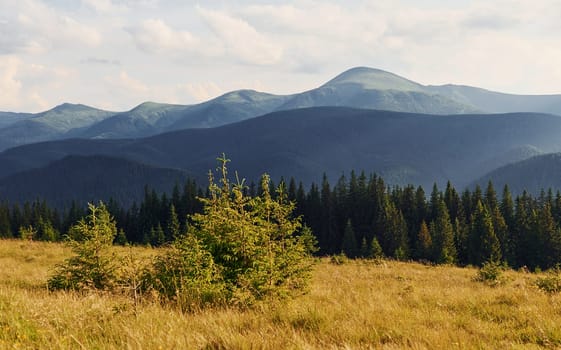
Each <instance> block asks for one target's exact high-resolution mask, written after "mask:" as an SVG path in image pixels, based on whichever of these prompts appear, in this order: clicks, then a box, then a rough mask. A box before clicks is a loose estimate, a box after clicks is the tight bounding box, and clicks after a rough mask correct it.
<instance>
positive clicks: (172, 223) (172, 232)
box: [166, 203, 180, 242]
mask: <svg viewBox="0 0 561 350" xmlns="http://www.w3.org/2000/svg"><path fill="white" fill-rule="evenodd" d="M179 230H180V224H179V219H178V217H177V213H176V211H175V205H174V204H173V203H172V204H171V205H170V206H169V213H168V219H167V227H166V240H167V241H168V242H171V241H173V240H176V239H177V238H179V234H180V232H179Z"/></svg>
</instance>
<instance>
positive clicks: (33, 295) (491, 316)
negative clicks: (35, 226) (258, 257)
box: [0, 241, 561, 349]
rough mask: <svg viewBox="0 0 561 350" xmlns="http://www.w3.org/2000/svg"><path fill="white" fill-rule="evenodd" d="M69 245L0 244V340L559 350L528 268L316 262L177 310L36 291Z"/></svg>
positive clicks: (560, 335)
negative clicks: (291, 288)
mask: <svg viewBox="0 0 561 350" xmlns="http://www.w3.org/2000/svg"><path fill="white" fill-rule="evenodd" d="M115 250H116V252H117V253H118V254H127V253H128V252H129V251H130V250H129V248H115ZM132 252H133V254H135V255H139V256H144V257H148V256H150V255H154V254H155V253H157V251H156V250H153V249H149V248H132ZM69 254H70V251H69V250H68V249H67V248H65V247H64V246H63V245H61V244H54V243H38V242H31V243H30V242H22V241H0V349H4V348H6V349H18V348H19V349H36V348H40V349H43V348H44V349H198V348H207V349H254V348H268V349H337V348H347V349H354V348H358V349H361V348H362V349H368V348H387V349H401V348H413V349H454V348H459V349H465V348H468V349H470V348H473V349H482V348H483V349H505V348H524V349H527V348H530V349H531V348H559V347H561V296H560V295H558V294H553V295H550V294H546V293H543V292H541V291H540V290H538V289H537V288H536V287H535V286H534V281H535V279H536V277H537V276H535V275H532V274H528V273H522V272H514V271H507V272H505V278H504V282H503V283H502V284H500V285H498V286H495V287H491V286H489V285H487V284H484V283H481V282H477V281H475V280H474V276H475V275H476V270H475V269H471V268H456V267H450V266H437V267H435V266H425V265H421V264H415V263H401V262H393V261H384V262H382V263H375V262H373V261H351V262H348V263H345V264H342V265H334V264H331V263H329V260H328V259H322V260H321V261H320V262H319V263H318V264H317V266H316V267H315V271H314V275H313V281H312V285H311V289H310V291H309V293H308V294H306V295H304V296H302V297H300V298H297V299H295V300H292V301H288V302H282V303H281V302H275V303H264V304H262V305H258V306H256V307H255V308H253V309H250V310H238V309H234V308H232V309H217V310H204V311H201V312H198V313H194V314H182V313H180V312H178V311H177V310H175V309H173V308H171V307H162V306H160V305H159V304H156V303H154V302H152V301H150V302H149V301H147V302H144V303H141V304H140V305H137V306H135V305H134V303H133V302H132V301H131V300H130V299H129V298H127V297H124V296H115V295H109V294H103V293H86V294H78V293H70V292H49V291H47V289H46V287H45V282H46V280H47V278H48V276H49V274H50V273H51V272H52V269H53V267H54V266H55V265H56V264H57V263H60V262H62V261H63V260H64V258H65V257H67V256H68V255H69Z"/></svg>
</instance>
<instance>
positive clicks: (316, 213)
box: [0, 171, 561, 269]
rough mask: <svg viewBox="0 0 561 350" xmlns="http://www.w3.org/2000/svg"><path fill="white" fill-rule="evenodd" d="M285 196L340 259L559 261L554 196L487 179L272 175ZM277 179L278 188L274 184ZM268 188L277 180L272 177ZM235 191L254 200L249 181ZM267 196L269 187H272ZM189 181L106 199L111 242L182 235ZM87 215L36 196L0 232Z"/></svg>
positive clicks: (15, 209) (559, 206)
mask: <svg viewBox="0 0 561 350" xmlns="http://www.w3.org/2000/svg"><path fill="white" fill-rule="evenodd" d="M280 183H282V184H283V186H284V187H285V188H286V193H287V198H288V199H289V200H291V201H293V202H295V203H296V208H295V212H294V215H295V216H302V217H303V223H304V224H305V225H306V226H308V227H310V228H311V229H312V231H313V233H314V235H315V236H316V238H317V241H318V246H319V252H318V254H321V255H332V254H339V253H344V254H345V255H347V256H349V257H381V256H385V257H391V258H396V259H412V260H418V261H428V262H434V263H454V264H458V265H467V264H472V265H482V264H483V263H485V262H490V261H491V262H497V263H504V264H507V265H509V266H512V267H516V268H518V267H522V266H526V267H528V268H529V269H536V268H541V269H546V268H550V267H553V266H555V265H557V264H559V263H561V229H560V227H561V193H560V192H559V191H558V192H556V193H555V194H554V193H553V191H552V190H548V191H542V192H541V193H540V194H539V195H538V196H532V195H530V194H529V193H527V192H523V193H522V194H520V195H517V196H515V197H513V195H512V194H511V193H510V191H509V188H508V186H505V187H504V188H503V189H502V193H501V194H500V195H498V194H497V192H496V190H495V188H494V187H493V184H492V183H491V182H489V183H488V185H487V187H486V188H485V189H484V190H482V189H481V188H480V187H476V188H475V189H473V190H470V189H466V190H464V191H463V192H458V191H457V190H456V189H455V188H454V186H452V185H451V184H450V183H448V184H447V185H446V188H445V189H444V190H439V189H438V188H437V186H436V185H434V186H433V188H432V190H431V192H430V194H429V195H428V196H427V192H425V190H424V189H423V188H422V187H420V186H419V187H415V186H412V185H408V186H404V187H401V186H393V187H390V186H388V185H387V184H386V183H385V182H384V180H383V179H382V178H381V177H379V176H377V175H375V174H371V175H368V176H367V175H366V174H365V173H364V172H361V173H360V174H357V173H356V172H354V171H352V172H351V173H350V176H348V177H347V176H345V175H342V176H341V177H340V178H339V179H338V181H337V182H336V183H335V184H334V185H331V184H330V183H329V181H328V178H327V176H325V175H324V176H323V179H322V181H321V183H319V184H315V183H313V184H311V185H310V186H309V187H308V188H305V187H304V185H303V184H302V182H297V181H296V180H295V179H294V178H291V179H290V180H289V181H284V180H283V179H281V181H280ZM280 183H279V184H280ZM270 186H271V188H276V187H277V186H276V185H275V184H274V183H273V182H272V181H271V183H270ZM243 190H244V192H245V193H244V194H245V195H248V196H250V197H254V196H259V195H260V193H261V190H260V189H259V188H258V187H257V186H255V185H254V184H253V183H252V184H250V185H249V186H246V187H244V189H243ZM271 193H272V195H274V193H275V191H271ZM208 195H209V192H208V190H203V189H202V188H201V187H199V186H198V185H197V184H196V183H195V181H193V180H188V181H187V182H186V183H185V184H184V185H183V186H182V187H181V186H179V185H176V186H175V187H174V189H173V191H172V192H171V194H169V193H162V194H158V193H156V192H155V191H154V190H151V189H149V188H148V187H146V188H145V195H144V198H143V200H142V202H141V203H139V204H136V203H135V204H133V205H132V206H131V207H130V208H123V207H122V206H120V205H119V203H117V202H116V201H114V200H111V199H110V200H109V201H108V202H107V208H108V210H109V211H110V213H111V215H112V216H113V217H114V218H115V220H116V223H117V228H118V230H119V234H118V235H117V237H116V238H115V240H116V242H117V243H126V242H130V243H138V244H151V245H155V246H157V245H162V244H165V243H167V242H171V241H173V240H174V238H175V237H177V235H179V234H180V232H185V231H187V229H188V227H189V225H190V224H191V222H190V219H189V217H190V216H191V215H193V214H196V213H201V211H202V208H203V207H202V202H201V201H200V200H199V199H198V198H208ZM85 215H86V212H85V208H81V207H79V206H77V205H75V204H74V205H71V206H70V207H69V208H67V209H65V210H61V211H59V210H56V209H52V208H49V207H48V205H47V204H46V203H45V202H40V201H35V202H32V203H25V204H24V205H23V206H18V205H14V206H12V207H10V206H9V205H8V204H6V203H5V204H2V205H0V236H2V237H28V238H30V237H32V238H33V239H38V240H59V239H61V238H62V233H65V232H67V231H68V229H69V228H70V227H71V226H72V225H73V224H74V223H75V222H77V221H79V220H80V219H81V218H83V217H84V216H85Z"/></svg>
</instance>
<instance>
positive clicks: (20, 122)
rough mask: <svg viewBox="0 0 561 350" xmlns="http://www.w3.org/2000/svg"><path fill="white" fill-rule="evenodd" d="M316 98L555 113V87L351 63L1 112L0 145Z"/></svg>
mask: <svg viewBox="0 0 561 350" xmlns="http://www.w3.org/2000/svg"><path fill="white" fill-rule="evenodd" d="M320 106H339V107H350V108H362V109H378V110H390V111H399V112H411V113H425V114H440V115H448V114H474V113H506V112H538V113H551V114H558V115H561V95H543V96H540V95H536V96H532V95H512V94H503V93H499V92H493V91H488V90H484V89H479V88H474V87H469V86H458V85H442V86H431V85H428V86H426V85H421V84H419V83H416V82H413V81H410V80H408V79H406V78H403V77H400V76H398V75H395V74H393V73H390V72H385V71H383V70H379V69H373V68H366V67H357V68H352V69H350V70H347V71H345V72H343V73H341V74H339V75H338V76H336V77H335V78H333V79H331V80H330V81H328V82H327V83H325V84H323V85H322V86H320V87H318V88H316V89H312V90H309V91H305V92H302V93H296V94H291V95H272V94H267V93H263V92H257V91H253V90H239V91H233V92H229V93H227V94H224V95H222V96H219V97H217V98H214V99H212V100H210V101H207V102H203V103H200V104H194V105H170V104H159V103H154V102H145V103H143V104H141V105H139V106H137V107H135V108H133V109H131V110H130V111H127V112H120V113H115V112H108V111H101V110H98V109H94V108H91V107H87V106H83V105H70V104H64V105H61V106H58V107H56V108H54V109H53V110H51V111H47V112H43V113H39V114H31V115H24V114H22V115H20V116H16V115H14V114H13V113H12V114H10V113H1V112H0V150H4V149H7V148H10V147H13V146H17V145H23V144H28V143H34V142H40V141H51V140H60V139H66V138H72V137H74V138H89V139H110V138H111V139H117V138H140V137H147V136H152V135H157V134H160V133H163V132H168V131H177V130H182V129H187V128H213V127H217V126H222V125H226V124H231V123H236V122H239V121H243V120H247V119H251V118H255V117H257V116H260V115H264V114H267V113H271V112H275V111H283V110H291V109H298V108H310V107H320Z"/></svg>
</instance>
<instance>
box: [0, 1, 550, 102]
mask: <svg viewBox="0 0 561 350" xmlns="http://www.w3.org/2000/svg"><path fill="white" fill-rule="evenodd" d="M354 66H369V67H375V68H380V69H384V70H388V71H391V72H394V73H396V74H399V75H402V76H405V77H407V78H409V79H412V80H414V81H417V82H420V83H422V84H444V83H456V84H465V85H474V86H479V87H484V88H487V89H492V90H500V91H505V92H512V93H561V2H560V1H558V0H539V1H535V0H531V1H530V0H519V1H495V0H494V1H487V0H482V1H479V0H472V1H467V0H466V1H464V0H454V1H449V0H371V1H368V0H364V1H358V0H347V1H315V0H302V1H240V0H229V1H227V0H223V1H217V0H206V1H190V0H0V110H2V111H28V112H37V111H43V110H46V109H49V108H52V107H53V106H55V105H57V104H60V103H63V102H71V103H83V104H87V105H91V106H94V107H98V108H104V109H109V110H115V111H121V110H128V109H130V108H132V107H134V106H135V105H137V104H139V103H141V102H143V101H147V100H150V101H157V102H169V103H181V104H189V103H194V102H199V101H203V100H207V99H209V98H212V97H215V96H217V95H220V94H222V93H224V92H226V91H230V90H235V89H241V88H250V89H255V90H259V91H265V92H272V93H279V94H283V93H293V92H298V91H303V90H307V89H311V88H314V87H317V86H319V85H321V84H323V83H325V82H326V81H327V80H329V79H331V78H332V77H334V76H335V75H337V74H338V73H340V72H342V71H344V70H346V69H348V68H351V67H354Z"/></svg>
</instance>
